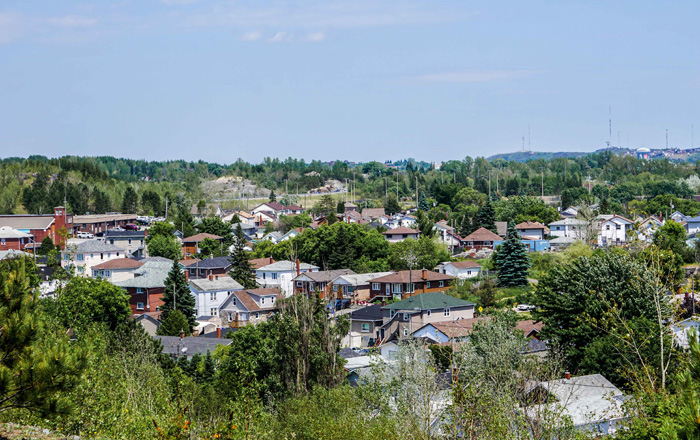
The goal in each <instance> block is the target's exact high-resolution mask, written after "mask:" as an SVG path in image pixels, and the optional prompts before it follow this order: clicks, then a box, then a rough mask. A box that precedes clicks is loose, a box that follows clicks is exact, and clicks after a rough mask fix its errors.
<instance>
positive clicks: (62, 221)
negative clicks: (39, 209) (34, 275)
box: [0, 206, 73, 248]
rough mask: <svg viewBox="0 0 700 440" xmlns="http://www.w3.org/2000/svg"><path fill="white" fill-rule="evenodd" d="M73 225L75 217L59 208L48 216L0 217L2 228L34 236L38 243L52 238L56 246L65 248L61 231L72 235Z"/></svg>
mask: <svg viewBox="0 0 700 440" xmlns="http://www.w3.org/2000/svg"><path fill="white" fill-rule="evenodd" d="M72 224H73V216H72V215H68V213H67V212H66V208H64V207H63V206H57V207H55V208H54V209H53V214H47V215H24V214H22V215H0V227H9V228H12V229H16V230H18V231H20V232H24V233H25V234H29V235H31V236H32V240H33V241H34V242H36V243H41V241H42V240H43V239H44V238H46V237H50V238H51V240H52V241H53V242H54V244H57V245H59V246H61V248H63V247H64V245H65V243H63V237H62V236H61V235H60V231H61V230H62V229H63V228H66V232H67V233H70V231H71V229H72Z"/></svg>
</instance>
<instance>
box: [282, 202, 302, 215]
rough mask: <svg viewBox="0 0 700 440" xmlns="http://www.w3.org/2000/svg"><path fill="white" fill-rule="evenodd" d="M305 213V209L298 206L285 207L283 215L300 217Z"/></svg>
mask: <svg viewBox="0 0 700 440" xmlns="http://www.w3.org/2000/svg"><path fill="white" fill-rule="evenodd" d="M303 213H304V208H302V207H301V206H297V205H294V204H292V205H284V208H283V209H282V214H284V215H299V214H303Z"/></svg>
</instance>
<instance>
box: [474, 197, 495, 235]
mask: <svg viewBox="0 0 700 440" xmlns="http://www.w3.org/2000/svg"><path fill="white" fill-rule="evenodd" d="M474 223H475V225H474V226H475V227H474V230H477V229H479V228H486V229H488V230H489V231H491V232H493V233H494V234H496V233H498V229H496V212H495V211H494V209H493V205H492V204H491V201H490V200H487V201H486V202H485V203H484V204H483V205H481V207H480V208H479V211H478V212H477V213H476V219H475V222H474Z"/></svg>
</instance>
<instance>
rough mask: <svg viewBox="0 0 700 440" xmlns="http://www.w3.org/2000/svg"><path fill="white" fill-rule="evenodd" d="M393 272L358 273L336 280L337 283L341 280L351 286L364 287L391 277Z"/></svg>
mask: <svg viewBox="0 0 700 440" xmlns="http://www.w3.org/2000/svg"><path fill="white" fill-rule="evenodd" d="M392 273H393V272H374V273H358V274H354V275H341V276H339V277H338V278H336V282H337V281H339V280H343V281H345V282H346V283H347V284H349V285H351V286H364V285H367V284H369V283H370V282H371V281H372V280H374V279H376V278H379V277H383V276H385V275H390V274H392Z"/></svg>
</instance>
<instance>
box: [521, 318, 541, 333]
mask: <svg viewBox="0 0 700 440" xmlns="http://www.w3.org/2000/svg"><path fill="white" fill-rule="evenodd" d="M543 327H544V323H543V322H538V321H535V320H533V319H526V320H523V321H518V322H517V324H516V325H515V328H517V329H518V330H522V331H523V333H525V336H529V335H530V333H532V332H533V331H534V332H537V333H539V332H541V331H542V328H543Z"/></svg>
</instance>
